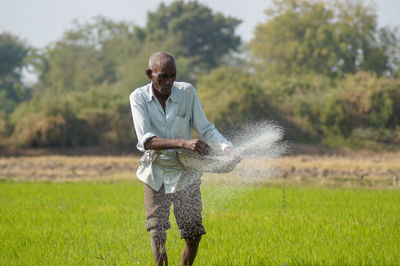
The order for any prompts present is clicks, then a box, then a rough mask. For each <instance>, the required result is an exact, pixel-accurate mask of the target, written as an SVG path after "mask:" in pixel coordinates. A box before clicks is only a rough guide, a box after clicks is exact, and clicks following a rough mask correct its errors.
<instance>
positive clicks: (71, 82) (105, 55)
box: [36, 17, 143, 92]
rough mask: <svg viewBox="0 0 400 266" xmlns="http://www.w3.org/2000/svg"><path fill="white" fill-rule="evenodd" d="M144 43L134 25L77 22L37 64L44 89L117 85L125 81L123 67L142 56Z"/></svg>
mask: <svg viewBox="0 0 400 266" xmlns="http://www.w3.org/2000/svg"><path fill="white" fill-rule="evenodd" d="M142 39H143V32H142V31H141V30H140V29H139V28H137V27H135V26H134V25H132V24H130V23H126V22H115V21H112V20H109V19H106V18H104V17H96V18H94V20H93V22H88V23H82V24H81V23H79V22H77V21H75V22H74V26H73V27H72V29H70V30H68V31H66V32H65V34H64V36H63V37H62V39H61V40H59V41H58V42H56V43H55V44H54V45H50V46H49V47H47V49H46V50H45V51H44V52H43V53H42V55H41V58H40V59H39V60H37V64H36V69H37V71H38V72H39V74H40V81H41V86H42V87H45V88H48V89H51V90H54V91H58V92H67V91H85V90H88V89H89V88H90V87H92V86H96V85H102V84H113V83H116V82H118V81H119V80H120V79H121V77H120V75H119V73H118V71H119V70H118V68H119V66H120V65H121V64H122V63H123V62H124V61H126V58H127V57H129V56H131V55H132V54H135V53H137V52H138V50H139V49H140V46H141V41H142Z"/></svg>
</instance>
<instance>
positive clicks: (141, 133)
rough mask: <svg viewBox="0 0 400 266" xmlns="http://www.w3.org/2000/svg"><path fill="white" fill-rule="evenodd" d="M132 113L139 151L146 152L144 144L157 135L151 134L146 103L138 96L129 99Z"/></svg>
mask: <svg viewBox="0 0 400 266" xmlns="http://www.w3.org/2000/svg"><path fill="white" fill-rule="evenodd" d="M129 100H130V104H131V111H132V118H133V124H134V126H135V132H136V137H137V140H138V143H137V146H136V147H137V148H138V150H140V151H142V152H144V151H145V148H144V144H145V143H146V141H147V140H149V139H151V138H153V137H156V134H154V133H153V132H151V119H150V116H149V114H148V112H147V109H146V108H145V105H144V103H141V102H140V101H139V100H138V96H135V95H134V94H132V95H131V96H130V97H129Z"/></svg>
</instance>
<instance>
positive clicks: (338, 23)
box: [251, 0, 398, 76]
mask: <svg viewBox="0 0 400 266" xmlns="http://www.w3.org/2000/svg"><path fill="white" fill-rule="evenodd" d="M266 13H267V15H268V16H269V18H270V19H269V20H268V21H267V22H266V23H263V24H259V25H258V26H257V27H256V30H255V38H254V39H253V40H252V41H251V49H252V51H253V53H254V55H255V57H256V60H255V61H256V65H257V66H258V67H259V69H262V70H263V71H266V72H272V73H275V74H305V73H307V72H313V73H316V74H323V75H329V76H338V75H342V74H345V73H355V72H356V71H357V70H364V71H373V72H375V73H377V74H378V75H381V74H383V73H388V74H392V73H394V70H395V69H394V66H393V64H391V62H390V59H389V58H390V56H392V57H393V56H394V55H395V53H393V48H395V47H398V42H397V38H396V34H395V32H394V31H392V30H389V29H378V28H377V21H376V13H375V11H374V9H373V8H372V7H371V6H369V5H366V4H364V3H362V2H360V1H343V2H335V4H333V5H330V4H328V2H324V1H314V0H283V1H274V6H273V7H272V8H270V9H268V10H267V11H266Z"/></svg>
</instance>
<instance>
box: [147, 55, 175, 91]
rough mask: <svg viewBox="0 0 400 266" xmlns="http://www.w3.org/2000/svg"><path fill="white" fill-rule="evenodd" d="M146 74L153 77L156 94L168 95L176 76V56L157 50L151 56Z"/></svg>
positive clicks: (150, 77)
mask: <svg viewBox="0 0 400 266" xmlns="http://www.w3.org/2000/svg"><path fill="white" fill-rule="evenodd" d="M146 75H147V77H148V78H149V79H151V82H152V86H153V89H154V92H155V94H156V96H157V95H159V96H161V97H168V96H169V93H170V92H171V89H172V85H173V84H174V82H175V78H176V66H175V59H174V57H173V56H172V55H171V54H170V53H168V52H164V51H160V52H155V53H154V54H152V55H151V56H150V59H149V68H148V69H146Z"/></svg>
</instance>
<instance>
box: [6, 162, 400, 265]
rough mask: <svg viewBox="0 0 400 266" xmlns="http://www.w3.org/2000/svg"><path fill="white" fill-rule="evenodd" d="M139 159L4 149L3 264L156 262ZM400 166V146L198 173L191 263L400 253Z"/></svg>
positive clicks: (398, 260) (323, 261) (174, 234)
mask: <svg viewBox="0 0 400 266" xmlns="http://www.w3.org/2000/svg"><path fill="white" fill-rule="evenodd" d="M137 159H138V158H137V157H129V156H127V157H83V156H82V157H65V156H44V157H40V156H39V157H15V158H13V157H8V158H6V157H3V158H0V180H1V181H0V265H103V264H106V265H152V264H153V259H152V256H151V250H150V240H149V234H148V233H147V232H146V231H145V229H144V222H145V214H144V207H143V187H142V185H141V183H140V182H138V181H137V180H136V177H135V174H134V171H135V168H136V167H137ZM399 167H400V156H399V155H398V154H386V155H379V156H378V155H376V156H375V157H374V156H370V155H369V156H368V157H354V156H353V157H338V156H316V157H312V156H296V157H288V158H282V159H280V160H278V161H273V162H272V161H265V160H261V159H252V160H244V161H243V162H241V163H240V165H239V166H238V168H237V170H235V171H234V172H233V173H231V174H226V175H210V174H208V175H205V176H204V177H203V184H202V199H203V222H204V225H205V227H206V230H207V234H206V235H205V236H204V237H203V239H202V241H201V243H200V248H199V252H198V256H197V258H196V261H195V265H349V264H350V265H354V264H357V265H400V190H399V189H398V188H399V185H398V180H397V175H398V173H399V170H400V169H399ZM170 220H171V223H172V228H171V229H170V230H168V237H167V245H166V249H167V252H168V257H169V262H170V264H171V265H178V264H179V262H180V253H181V250H182V247H183V244H184V241H183V240H181V239H180V238H179V234H178V229H177V226H176V224H175V221H174V218H173V215H171V217H170Z"/></svg>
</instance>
